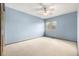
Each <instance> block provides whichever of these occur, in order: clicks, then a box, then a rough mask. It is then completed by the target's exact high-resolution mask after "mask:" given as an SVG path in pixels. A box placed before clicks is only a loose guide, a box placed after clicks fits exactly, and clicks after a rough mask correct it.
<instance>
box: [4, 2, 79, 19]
mask: <svg viewBox="0 0 79 59" xmlns="http://www.w3.org/2000/svg"><path fill="white" fill-rule="evenodd" d="M5 5H6V6H7V7H10V8H13V9H16V10H19V11H22V12H25V13H27V14H30V15H34V16H37V17H40V18H43V19H46V18H50V17H54V16H58V15H62V14H66V13H70V12H74V11H77V9H78V7H79V4H78V3H51V4H50V3H45V5H51V6H52V7H54V9H55V10H54V11H52V12H53V14H52V15H48V16H43V15H40V14H39V13H38V10H36V9H38V8H40V5H39V4H38V3H6V4H5Z"/></svg>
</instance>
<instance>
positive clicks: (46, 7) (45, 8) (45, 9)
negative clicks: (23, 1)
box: [38, 3, 55, 16]
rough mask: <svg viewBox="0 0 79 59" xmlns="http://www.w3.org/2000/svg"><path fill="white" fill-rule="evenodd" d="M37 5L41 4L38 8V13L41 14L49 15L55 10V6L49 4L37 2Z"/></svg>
mask: <svg viewBox="0 0 79 59" xmlns="http://www.w3.org/2000/svg"><path fill="white" fill-rule="evenodd" d="M39 5H40V6H41V8H38V13H39V14H40V15H43V16H48V15H51V14H52V13H53V11H54V10H55V8H54V7H53V6H52V5H51V4H43V3H39Z"/></svg>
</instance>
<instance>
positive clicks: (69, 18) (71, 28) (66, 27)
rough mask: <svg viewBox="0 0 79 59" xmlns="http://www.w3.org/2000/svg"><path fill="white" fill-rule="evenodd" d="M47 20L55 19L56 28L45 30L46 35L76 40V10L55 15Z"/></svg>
mask: <svg viewBox="0 0 79 59" xmlns="http://www.w3.org/2000/svg"><path fill="white" fill-rule="evenodd" d="M47 20H50V21H56V22H57V26H56V27H57V28H56V30H55V31H46V32H45V33H46V34H45V35H46V36H49V37H56V38H62V39H67V40H71V41H77V12H73V13H69V14H64V15H60V16H56V17H53V18H50V19H47Z"/></svg>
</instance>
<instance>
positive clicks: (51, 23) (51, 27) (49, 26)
mask: <svg viewBox="0 0 79 59" xmlns="http://www.w3.org/2000/svg"><path fill="white" fill-rule="evenodd" d="M56 25H57V22H56V21H46V30H47V31H54V30H56Z"/></svg>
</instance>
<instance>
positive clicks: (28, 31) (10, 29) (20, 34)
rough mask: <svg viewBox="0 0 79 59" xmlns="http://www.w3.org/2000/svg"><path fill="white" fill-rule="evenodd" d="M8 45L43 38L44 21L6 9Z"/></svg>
mask: <svg viewBox="0 0 79 59" xmlns="http://www.w3.org/2000/svg"><path fill="white" fill-rule="evenodd" d="M5 25H6V26H5V34H6V35H5V36H6V41H7V42H6V44H9V43H13V42H18V41H22V40H27V39H31V38H35V37H40V36H43V34H44V21H43V20H42V19H40V18H38V17H34V16H31V15H28V14H25V13H23V12H20V11H17V10H14V9H11V8H8V7H6V24H5Z"/></svg>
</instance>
